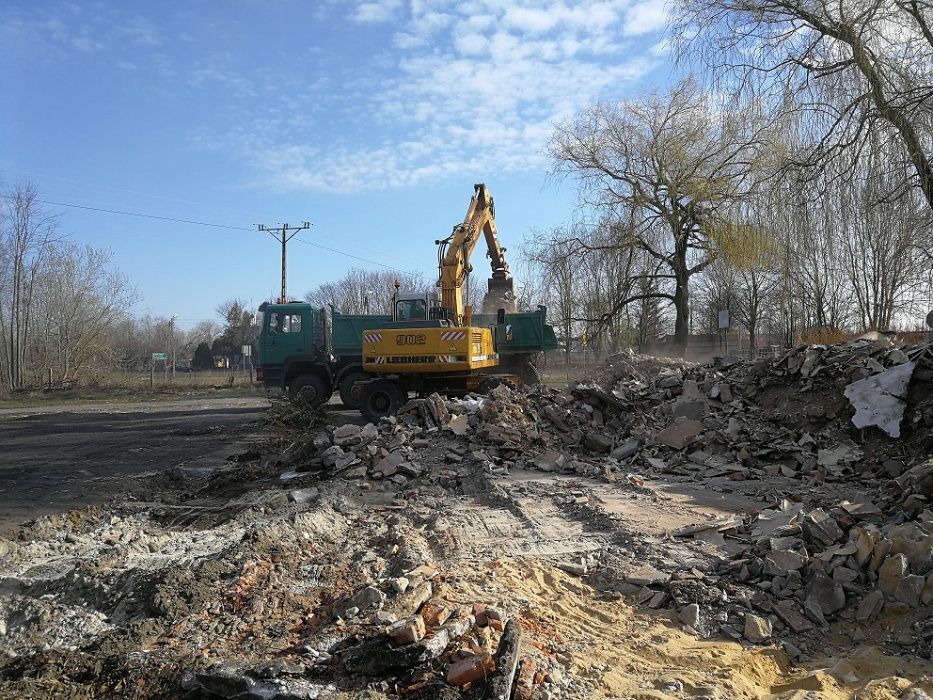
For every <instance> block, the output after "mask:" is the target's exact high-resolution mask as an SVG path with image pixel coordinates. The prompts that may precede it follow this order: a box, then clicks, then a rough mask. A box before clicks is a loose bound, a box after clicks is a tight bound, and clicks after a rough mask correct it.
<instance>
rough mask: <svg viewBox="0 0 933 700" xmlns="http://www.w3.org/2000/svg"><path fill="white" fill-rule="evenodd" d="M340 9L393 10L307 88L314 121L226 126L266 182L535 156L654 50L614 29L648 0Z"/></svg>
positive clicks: (650, 59)
mask: <svg viewBox="0 0 933 700" xmlns="http://www.w3.org/2000/svg"><path fill="white" fill-rule="evenodd" d="M657 8H661V10H660V12H661V18H662V19H661V20H658V19H657V18H656V17H655V14H657V12H658V9H657ZM403 12H404V19H400V18H401V16H402V14H403ZM349 18H350V19H351V20H352V21H354V22H389V21H391V20H394V21H393V23H392V25H391V26H390V27H388V29H389V32H388V33H387V35H386V37H387V39H390V40H391V45H392V47H393V48H392V49H391V50H390V51H386V50H383V51H379V52H376V53H374V54H373V55H371V56H369V57H367V58H366V63H365V66H366V67H365V69H364V70H361V71H359V72H357V73H353V74H351V75H350V76H348V77H342V78H339V79H338V78H337V76H335V82H334V83H332V84H331V85H329V86H328V89H327V92H326V93H324V92H321V93H318V94H316V95H309V96H308V100H309V102H310V103H315V104H316V106H317V107H318V108H319V109H320V112H319V113H318V114H317V115H316V117H317V120H316V122H315V129H304V128H293V127H292V126H290V125H289V124H288V123H286V122H283V121H282V119H280V118H278V117H277V116H274V115H271V114H269V113H266V114H264V115H263V117H262V118H259V117H258V116H257V117H256V120H255V121H254V123H252V124H249V125H244V126H243V128H242V129H241V130H240V131H238V133H237V135H236V136H235V139H234V140H235V145H236V147H237V148H239V149H240V150H241V151H242V152H244V153H245V154H246V155H247V156H248V157H249V158H250V159H251V160H252V162H253V164H254V166H255V167H256V168H257V170H258V171H259V172H260V173H262V178H263V182H264V183H265V184H266V185H268V186H272V187H276V188H281V189H286V190H288V189H309V190H323V191H336V192H348V191H356V190H361V189H381V188H392V187H408V186H416V185H419V184H423V183H425V182H429V181H435V180H439V179H443V178H450V177H463V176H464V175H465V174H470V176H474V175H476V174H482V173H484V172H489V173H496V172H528V171H531V170H541V169H544V168H546V167H547V162H546V159H545V156H544V150H545V146H546V144H547V140H548V139H549V138H550V135H551V133H552V131H553V127H554V123H555V122H556V121H559V120H562V119H566V118H568V117H570V116H572V115H573V114H575V113H576V112H578V111H579V110H580V109H582V108H584V107H586V106H589V105H590V104H592V103H593V102H595V101H597V100H604V99H613V98H618V97H621V96H623V95H625V94H626V92H627V90H628V89H629V86H631V85H632V84H633V83H634V82H635V81H637V80H638V79H640V78H641V77H642V76H643V75H644V74H645V73H647V72H648V71H650V70H651V69H652V68H653V67H655V66H656V65H657V64H658V63H659V62H660V61H662V60H664V59H663V58H662V57H659V55H658V54H659V51H658V48H657V45H656V44H657V40H656V39H655V41H654V42H652V41H647V42H645V41H639V43H638V44H637V46H638V48H637V50H636V49H635V48H634V47H635V46H636V44H634V43H633V42H632V40H629V39H626V38H624V37H625V36H626V35H634V34H636V33H647V32H650V31H653V29H651V27H657V26H660V24H659V21H663V5H658V4H657V3H654V2H653V0H642V2H640V3H637V4H634V5H633V4H632V1H631V0H577V1H576V2H571V1H570V0H567V1H566V2H565V1H563V0H527V1H526V2H522V3H518V2H515V1H514V0H470V2H463V3H457V2H455V1H453V0H408V3H407V4H406V6H405V7H404V8H403V7H402V6H401V5H400V4H399V3H398V2H395V1H394V0H380V1H379V2H374V1H369V0H366V1H363V2H356V4H355V5H353V8H352V11H351V13H350V14H349ZM338 86H339V87H338ZM327 124H330V125H332V127H333V128H332V129H331V130H328V129H327ZM338 124H339V127H338V126H337V125H338ZM305 126H306V125H305ZM283 164H284V165H283Z"/></svg>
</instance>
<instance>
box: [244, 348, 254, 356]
mask: <svg viewBox="0 0 933 700" xmlns="http://www.w3.org/2000/svg"><path fill="white" fill-rule="evenodd" d="M242 350H243V356H244V357H251V356H252V354H253V346H252V345H244V346H243V348H242Z"/></svg>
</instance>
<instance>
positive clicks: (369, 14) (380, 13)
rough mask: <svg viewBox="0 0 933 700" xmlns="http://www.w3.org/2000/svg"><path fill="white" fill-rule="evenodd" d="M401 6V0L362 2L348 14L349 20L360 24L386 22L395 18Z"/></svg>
mask: <svg viewBox="0 0 933 700" xmlns="http://www.w3.org/2000/svg"><path fill="white" fill-rule="evenodd" d="M401 4H402V3H401V0H374V1H373V2H363V3H360V4H359V5H357V6H356V8H355V9H354V11H353V12H351V13H350V19H351V20H353V21H354V22H362V23H379V22H388V21H390V20H392V19H394V18H395V15H396V13H397V12H398V10H399V8H400V7H401Z"/></svg>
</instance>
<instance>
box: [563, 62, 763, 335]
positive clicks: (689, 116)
mask: <svg viewBox="0 0 933 700" xmlns="http://www.w3.org/2000/svg"><path fill="white" fill-rule="evenodd" d="M766 135H767V132H766V130H765V129H764V128H763V127H762V126H761V125H760V124H759V123H758V121H757V120H756V119H755V118H754V115H753V114H752V113H750V112H748V111H744V110H739V111H731V110H727V109H725V107H724V106H723V105H713V104H712V103H711V101H710V98H709V96H708V95H707V94H706V93H705V92H704V91H702V90H701V89H700V88H699V87H698V86H697V85H696V84H695V83H694V82H693V81H692V80H685V81H683V82H681V83H680V84H678V85H677V86H676V87H675V88H674V89H673V90H672V91H671V93H670V94H669V95H657V94H654V95H649V96H647V97H644V98H642V99H640V100H636V101H629V102H625V103H622V104H620V105H615V106H610V105H597V106H596V107H593V108H591V109H589V110H587V111H586V112H584V113H583V114H582V115H581V116H580V117H578V118H577V119H575V120H574V121H573V122H571V123H569V124H565V125H563V126H560V127H558V128H557V130H556V132H555V134H554V136H553V137H552V139H551V142H550V147H549V152H550V156H551V158H552V160H553V161H554V164H555V170H556V172H557V173H558V174H565V175H572V176H575V177H576V178H578V180H579V182H580V185H581V191H582V194H583V196H584V199H587V200H588V201H589V202H590V203H592V204H595V205H596V206H597V207H599V208H602V209H603V210H605V211H607V212H608V215H607V216H609V217H611V218H613V219H614V220H616V221H618V222H619V223H620V224H624V225H620V226H618V227H617V228H616V229H615V230H617V231H618V232H620V233H621V234H624V235H625V236H626V237H627V240H624V241H619V242H618V243H617V245H619V246H622V247H624V246H629V247H632V248H636V249H639V250H641V251H643V252H645V253H647V254H648V255H649V256H650V257H651V258H653V259H654V260H656V261H657V262H658V263H659V270H658V271H657V272H656V273H653V274H652V278H653V279H654V280H656V281H658V282H664V284H663V285H660V284H659V285H657V286H656V287H655V288H653V289H651V290H650V291H644V292H641V291H633V292H630V293H628V294H627V295H626V296H623V297H621V298H619V299H617V301H616V308H617V309H621V308H623V307H624V306H626V305H628V304H630V303H633V302H636V301H642V300H646V299H662V300H667V301H669V302H670V303H672V304H673V306H674V308H675V311H676V318H675V325H674V344H675V346H676V347H678V348H680V349H681V350H682V349H683V348H685V347H686V343H687V333H688V321H689V308H690V278H691V277H692V276H693V275H696V274H699V273H701V272H703V270H705V269H706V267H707V266H708V265H710V264H711V263H712V262H713V261H714V260H715V258H716V256H717V254H718V250H719V248H720V246H721V245H723V244H724V243H727V242H728V241H729V240H730V239H732V238H735V237H736V236H741V235H742V229H741V227H739V226H737V225H736V222H735V221H734V220H733V216H734V215H735V204H736V203H737V202H740V201H741V200H742V199H743V198H744V197H745V196H747V194H748V193H749V192H751V191H753V189H754V186H755V179H756V176H757V175H758V173H759V172H761V170H762V166H763V156H764V155H765V154H766V153H768V150H767V148H766V147H764V146H765V136H766Z"/></svg>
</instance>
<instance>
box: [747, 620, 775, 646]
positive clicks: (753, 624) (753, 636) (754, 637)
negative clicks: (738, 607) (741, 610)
mask: <svg viewBox="0 0 933 700" xmlns="http://www.w3.org/2000/svg"><path fill="white" fill-rule="evenodd" d="M772 631H773V628H772V625H771V621H770V620H769V619H767V618H765V617H759V616H758V615H754V614H752V613H747V614H746V615H745V631H744V633H743V634H744V636H745V638H746V639H747V640H748V641H750V642H751V643H752V644H761V643H763V642H766V641H768V640H769V639H771V633H772Z"/></svg>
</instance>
